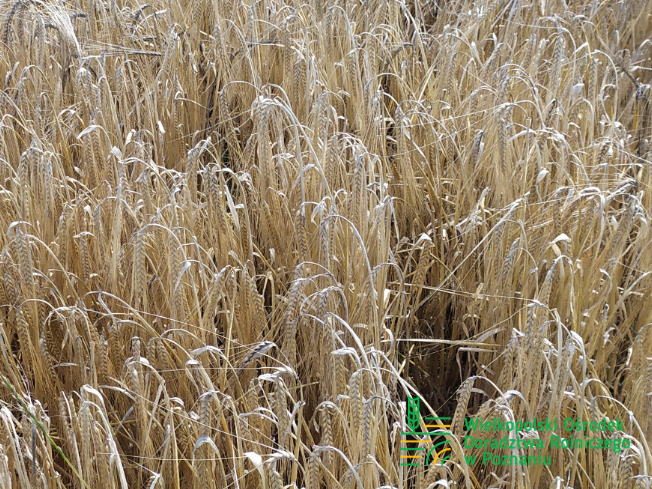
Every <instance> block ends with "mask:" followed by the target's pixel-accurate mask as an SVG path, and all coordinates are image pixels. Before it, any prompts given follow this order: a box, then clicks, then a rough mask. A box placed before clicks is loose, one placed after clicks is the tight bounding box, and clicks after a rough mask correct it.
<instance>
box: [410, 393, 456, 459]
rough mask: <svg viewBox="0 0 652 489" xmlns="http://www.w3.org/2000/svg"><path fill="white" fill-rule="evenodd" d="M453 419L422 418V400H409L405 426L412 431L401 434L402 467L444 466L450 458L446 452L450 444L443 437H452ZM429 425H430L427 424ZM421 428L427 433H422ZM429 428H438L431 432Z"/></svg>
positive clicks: (415, 398) (411, 398)
mask: <svg viewBox="0 0 652 489" xmlns="http://www.w3.org/2000/svg"><path fill="white" fill-rule="evenodd" d="M450 419H451V418H442V417H434V416H426V417H423V418H422V417H421V398H420V397H408V398H407V412H406V420H405V424H406V425H407V427H408V428H409V429H410V431H403V432H401V465H403V466H418V465H421V464H424V465H425V466H428V465H430V464H432V465H437V463H440V464H443V463H444V461H446V460H448V459H449V458H450V455H448V454H447V453H446V452H448V451H450V447H447V446H446V445H447V444H449V443H450V442H449V441H448V440H446V439H445V438H444V436H443V435H447V434H448V435H450V431H449V430H447V428H450V424H446V423H450ZM426 423H428V424H426ZM421 426H423V429H425V431H422V428H421ZM429 428H436V429H435V430H434V431H429Z"/></svg>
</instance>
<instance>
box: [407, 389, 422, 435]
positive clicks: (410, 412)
mask: <svg viewBox="0 0 652 489" xmlns="http://www.w3.org/2000/svg"><path fill="white" fill-rule="evenodd" d="M420 407H421V398H419V397H408V405H407V425H408V426H409V427H410V429H411V430H412V431H417V429H418V428H419V408H420Z"/></svg>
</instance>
